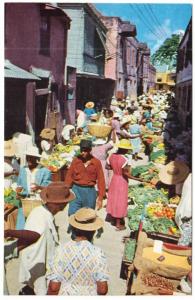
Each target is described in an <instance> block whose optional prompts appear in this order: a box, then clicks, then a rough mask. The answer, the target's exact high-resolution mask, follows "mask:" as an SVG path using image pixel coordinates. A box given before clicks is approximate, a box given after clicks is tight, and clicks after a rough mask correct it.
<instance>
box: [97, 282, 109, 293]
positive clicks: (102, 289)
mask: <svg viewBox="0 0 195 300" xmlns="http://www.w3.org/2000/svg"><path fill="white" fill-rule="evenodd" d="M96 283H97V294H98V295H101V296H104V295H106V294H107V292H108V283H107V281H97V282H96Z"/></svg>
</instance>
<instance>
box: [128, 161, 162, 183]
mask: <svg viewBox="0 0 195 300" xmlns="http://www.w3.org/2000/svg"><path fill="white" fill-rule="evenodd" d="M131 173H132V175H133V176H135V177H139V178H142V179H143V180H145V181H150V180H151V179H152V178H154V177H157V176H158V173H159V171H158V169H157V168H156V167H155V165H154V164H153V163H152V162H150V163H149V164H148V165H143V166H137V167H135V168H132V169H131Z"/></svg>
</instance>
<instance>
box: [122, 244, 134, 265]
mask: <svg viewBox="0 0 195 300" xmlns="http://www.w3.org/2000/svg"><path fill="white" fill-rule="evenodd" d="M135 249H136V240H133V239H130V240H129V241H128V242H127V243H126V244H125V250H124V256H125V260H127V261H129V262H132V261H133V259H134V256H135Z"/></svg>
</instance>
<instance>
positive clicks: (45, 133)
mask: <svg viewBox="0 0 195 300" xmlns="http://www.w3.org/2000/svg"><path fill="white" fill-rule="evenodd" d="M40 137H41V138H43V139H47V140H53V139H54V137H55V130H54V129H51V128H44V129H43V130H42V131H41V133H40Z"/></svg>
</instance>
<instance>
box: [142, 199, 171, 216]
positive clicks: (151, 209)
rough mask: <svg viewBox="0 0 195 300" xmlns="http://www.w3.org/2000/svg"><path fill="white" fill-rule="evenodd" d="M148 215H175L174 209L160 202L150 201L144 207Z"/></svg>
mask: <svg viewBox="0 0 195 300" xmlns="http://www.w3.org/2000/svg"><path fill="white" fill-rule="evenodd" d="M146 213H147V215H148V216H149V217H157V218H158V217H166V218H168V219H173V218H174V217H175V209H174V208H172V207H168V206H163V205H161V204H156V203H151V204H149V205H148V206H147V208H146Z"/></svg>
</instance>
